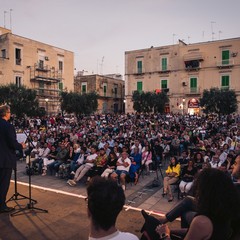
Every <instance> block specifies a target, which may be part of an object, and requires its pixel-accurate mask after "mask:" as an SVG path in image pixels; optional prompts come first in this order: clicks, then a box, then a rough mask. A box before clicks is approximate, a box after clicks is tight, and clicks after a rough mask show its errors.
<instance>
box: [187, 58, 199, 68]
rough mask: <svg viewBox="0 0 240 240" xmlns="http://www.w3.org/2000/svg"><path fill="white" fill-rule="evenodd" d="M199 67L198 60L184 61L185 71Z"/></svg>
mask: <svg viewBox="0 0 240 240" xmlns="http://www.w3.org/2000/svg"><path fill="white" fill-rule="evenodd" d="M199 67H200V62H199V60H192V61H186V62H185V68H187V69H196V68H199Z"/></svg>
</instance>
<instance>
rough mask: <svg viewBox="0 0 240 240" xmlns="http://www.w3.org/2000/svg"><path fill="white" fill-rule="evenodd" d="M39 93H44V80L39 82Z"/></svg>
mask: <svg viewBox="0 0 240 240" xmlns="http://www.w3.org/2000/svg"><path fill="white" fill-rule="evenodd" d="M39 94H44V82H39Z"/></svg>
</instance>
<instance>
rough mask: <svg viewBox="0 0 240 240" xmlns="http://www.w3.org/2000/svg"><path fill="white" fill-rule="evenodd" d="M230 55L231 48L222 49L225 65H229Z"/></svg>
mask: <svg viewBox="0 0 240 240" xmlns="http://www.w3.org/2000/svg"><path fill="white" fill-rule="evenodd" d="M229 57H230V52H229V50H224V51H222V64H223V65H228V64H229Z"/></svg>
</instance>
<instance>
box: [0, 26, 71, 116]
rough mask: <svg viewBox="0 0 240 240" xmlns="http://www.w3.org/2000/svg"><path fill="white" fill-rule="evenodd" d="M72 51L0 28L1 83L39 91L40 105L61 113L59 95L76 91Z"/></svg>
mask: <svg viewBox="0 0 240 240" xmlns="http://www.w3.org/2000/svg"><path fill="white" fill-rule="evenodd" d="M73 80H74V55H73V52H71V51H67V50H65V49H61V48H58V47H55V46H51V45H48V44H45V43H41V42H38V41H35V40H31V39H28V38H25V37H22V36H18V35H15V34H12V32H11V31H10V30H8V29H5V28H1V27H0V84H1V85H6V84H10V83H14V84H16V85H18V86H19V85H24V86H26V87H27V88H31V89H34V90H36V91H37V97H38V100H39V104H40V107H43V108H45V109H46V110H47V113H48V114H56V113H58V112H60V101H59V99H60V98H59V94H60V92H61V91H62V90H63V89H64V90H67V91H70V90H73Z"/></svg>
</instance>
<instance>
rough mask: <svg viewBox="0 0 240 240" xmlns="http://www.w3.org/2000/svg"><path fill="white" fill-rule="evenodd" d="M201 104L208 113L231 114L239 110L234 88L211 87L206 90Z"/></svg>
mask: <svg viewBox="0 0 240 240" xmlns="http://www.w3.org/2000/svg"><path fill="white" fill-rule="evenodd" d="M200 106H201V107H202V108H203V112H204V113H206V114H209V113H217V114H218V115H220V114H231V113H233V112H236V111H237V97H236V93H235V92H234V91H233V90H228V89H227V90H225V89H219V88H211V89H210V90H204V91H203V96H202V98H200Z"/></svg>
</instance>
